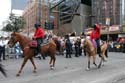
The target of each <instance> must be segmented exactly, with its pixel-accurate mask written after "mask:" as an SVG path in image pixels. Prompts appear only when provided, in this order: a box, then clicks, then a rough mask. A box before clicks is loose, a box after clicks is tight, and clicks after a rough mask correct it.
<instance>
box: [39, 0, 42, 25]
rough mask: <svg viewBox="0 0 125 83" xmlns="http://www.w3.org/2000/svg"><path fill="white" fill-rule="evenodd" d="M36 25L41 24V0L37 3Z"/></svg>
mask: <svg viewBox="0 0 125 83" xmlns="http://www.w3.org/2000/svg"><path fill="white" fill-rule="evenodd" d="M38 4H39V5H38V23H39V24H41V8H42V3H41V0H39V2H38Z"/></svg>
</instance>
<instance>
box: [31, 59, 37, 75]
mask: <svg viewBox="0 0 125 83" xmlns="http://www.w3.org/2000/svg"><path fill="white" fill-rule="evenodd" d="M30 61H31V63H32V65H33V67H34V70H33V72H34V73H36V65H35V63H34V60H33V58H30Z"/></svg>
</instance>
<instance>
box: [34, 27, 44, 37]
mask: <svg viewBox="0 0 125 83" xmlns="http://www.w3.org/2000/svg"><path fill="white" fill-rule="evenodd" d="M44 35H45V32H44V30H43V29H42V28H40V27H39V28H38V29H36V31H35V33H34V38H35V39H36V38H44Z"/></svg>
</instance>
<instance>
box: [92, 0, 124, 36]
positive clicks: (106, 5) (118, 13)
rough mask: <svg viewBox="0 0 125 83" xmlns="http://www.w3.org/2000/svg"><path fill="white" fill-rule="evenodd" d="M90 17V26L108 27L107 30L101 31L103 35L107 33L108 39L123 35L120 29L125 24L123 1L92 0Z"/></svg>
mask: <svg viewBox="0 0 125 83" xmlns="http://www.w3.org/2000/svg"><path fill="white" fill-rule="evenodd" d="M92 15H94V18H92V24H95V23H101V24H103V25H108V28H109V29H108V30H102V32H103V33H102V34H103V35H105V36H106V35H107V33H109V35H110V37H112V38H113V37H115V38H117V37H118V35H119V34H124V33H125V32H124V31H123V27H122V26H123V25H124V24H125V0H92ZM113 35H114V36H113Z"/></svg>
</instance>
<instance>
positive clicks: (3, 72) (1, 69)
mask: <svg viewBox="0 0 125 83" xmlns="http://www.w3.org/2000/svg"><path fill="white" fill-rule="evenodd" d="M0 71H1V73H2V74H3V75H4V76H5V77H6V76H7V74H6V72H5V69H4V68H3V65H2V64H0Z"/></svg>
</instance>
